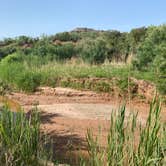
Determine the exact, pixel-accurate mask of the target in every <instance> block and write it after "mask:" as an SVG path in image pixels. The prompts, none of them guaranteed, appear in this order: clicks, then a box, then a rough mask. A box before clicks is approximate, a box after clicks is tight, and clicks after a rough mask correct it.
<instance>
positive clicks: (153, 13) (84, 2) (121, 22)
mask: <svg viewBox="0 0 166 166" xmlns="http://www.w3.org/2000/svg"><path fill="white" fill-rule="evenodd" d="M163 23H166V0H0V38H4V37H14V36H19V35H28V36H40V35H41V34H48V35H49V34H55V33H57V32H62V31H68V30H72V29H74V28H76V27H89V28H95V29H104V30H108V29H117V30H120V31H129V30H130V29H132V28H135V27H141V26H147V25H159V24H163Z"/></svg>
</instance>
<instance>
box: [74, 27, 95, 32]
mask: <svg viewBox="0 0 166 166" xmlns="http://www.w3.org/2000/svg"><path fill="white" fill-rule="evenodd" d="M92 31H93V32H96V31H97V30H95V29H92V28H86V27H78V28H75V29H73V30H72V31H71V32H92Z"/></svg>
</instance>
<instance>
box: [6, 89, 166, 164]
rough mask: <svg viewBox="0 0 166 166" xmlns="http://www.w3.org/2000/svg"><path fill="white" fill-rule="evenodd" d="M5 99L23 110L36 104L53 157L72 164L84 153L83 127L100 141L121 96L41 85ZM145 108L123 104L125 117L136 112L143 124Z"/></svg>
mask: <svg viewBox="0 0 166 166" xmlns="http://www.w3.org/2000/svg"><path fill="white" fill-rule="evenodd" d="M8 98H10V99H12V100H14V101H17V102H18V103H19V104H20V105H21V106H22V107H23V108H24V109H25V111H27V112H28V111H29V110H30V109H31V108H32V106H33V105H38V107H39V109H40V110H41V120H42V129H43V131H44V132H46V133H48V134H49V135H50V137H51V138H52V139H53V152H54V155H55V157H56V158H58V159H59V160H60V161H62V162H66V163H72V164H73V163H74V164H73V165H76V163H77V160H78V158H79V154H80V153H85V154H86V153H87V146H86V132H87V129H91V130H92V131H93V133H94V135H96V136H97V135H99V134H101V136H102V137H101V138H102V139H101V142H102V144H104V143H105V142H106V139H107V134H108V131H109V119H110V115H111V112H112V110H115V109H117V108H118V107H119V105H121V104H122V99H120V98H118V97H112V96H110V95H109V94H101V93H100V94H98V93H95V92H90V91H78V90H73V89H69V88H49V87H44V88H40V91H38V92H36V93H34V94H24V93H12V94H10V95H8ZM126 100H127V99H126ZM148 110H149V105H148V104H146V103H142V102H141V101H131V102H130V104H129V103H127V110H126V115H127V117H128V115H129V114H130V112H133V111H139V112H138V120H139V122H140V123H142V124H144V123H145V121H146V118H147V116H148ZM162 120H164V121H166V109H165V107H164V108H163V109H162ZM99 129H100V132H99Z"/></svg>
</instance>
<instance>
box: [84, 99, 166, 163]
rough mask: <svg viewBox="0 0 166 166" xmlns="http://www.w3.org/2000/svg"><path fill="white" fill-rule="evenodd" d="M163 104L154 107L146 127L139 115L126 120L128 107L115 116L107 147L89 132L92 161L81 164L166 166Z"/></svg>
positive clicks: (155, 103)
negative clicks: (139, 119)
mask: <svg viewBox="0 0 166 166" xmlns="http://www.w3.org/2000/svg"><path fill="white" fill-rule="evenodd" d="M160 111H161V108H160V102H158V101H157V100H156V99H155V100H154V101H153V102H152V103H151V105H150V111H149V116H148V119H147V121H146V124H141V123H140V122H139V121H138V118H137V114H134V115H132V116H130V118H127V119H126V117H125V112H126V108H125V106H123V107H121V108H120V109H119V112H118V115H115V113H112V115H111V121H110V131H109V134H108V139H107V145H106V148H105V147H102V146H101V145H100V143H99V141H98V139H97V138H96V137H94V135H93V133H92V132H91V131H90V130H88V133H87V141H88V149H89V160H88V161H84V162H83V161H81V165H91V166H117V165H118V166H154V165H156V166H160V165H161V166H162V165H165V164H166V124H164V123H162V122H161V121H160Z"/></svg>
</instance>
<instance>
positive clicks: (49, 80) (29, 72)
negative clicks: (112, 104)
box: [0, 55, 156, 92]
mask: <svg viewBox="0 0 166 166" xmlns="http://www.w3.org/2000/svg"><path fill="white" fill-rule="evenodd" d="M13 57H14V59H13ZM129 71H130V70H129V66H127V65H124V64H123V65H113V64H107V65H106V64H105V65H104V64H103V65H88V64H84V63H83V64H76V63H75V64H72V63H71V62H67V63H65V62H61V63H60V62H59V63H57V62H56V61H53V62H50V61H48V60H47V59H45V63H44V58H43V59H42V58H38V59H37V60H36V59H35V57H33V58H32V57H29V58H27V57H25V58H23V57H21V60H20V59H19V58H15V55H12V56H11V57H10V56H8V57H7V59H5V58H4V59H3V60H2V61H1V62H0V79H1V80H3V81H5V82H6V83H8V84H9V85H10V87H12V88H13V89H18V90H23V91H26V92H34V91H35V90H36V88H37V87H38V86H40V85H44V86H53V87H55V86H65V87H72V88H77V89H90V90H95V91H102V92H112V87H111V86H112V84H114V85H115V84H116V86H118V87H119V88H120V90H121V92H126V91H127V86H128V76H130V77H135V78H138V79H144V80H147V81H151V82H154V83H156V76H155V74H154V73H153V72H137V71H135V70H131V71H130V72H129ZM84 78H85V79H89V78H106V79H108V80H114V78H116V79H117V81H116V82H112V81H110V83H108V82H105V81H102V80H101V82H97V83H96V82H95V83H96V85H93V86H91V85H90V84H91V83H89V82H86V84H84V83H78V82H77V83H74V82H72V80H73V79H78V80H81V79H84ZM93 84H94V83H93Z"/></svg>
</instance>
